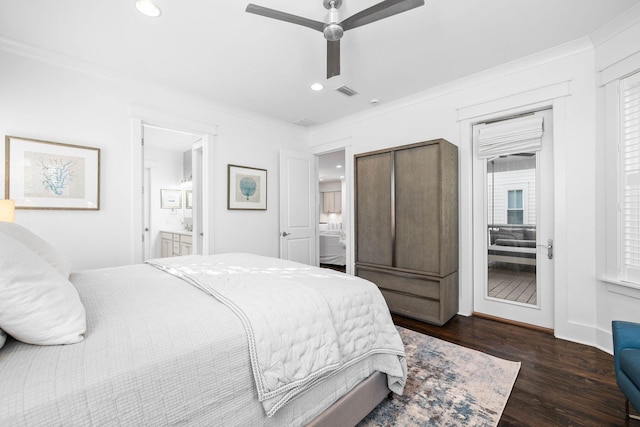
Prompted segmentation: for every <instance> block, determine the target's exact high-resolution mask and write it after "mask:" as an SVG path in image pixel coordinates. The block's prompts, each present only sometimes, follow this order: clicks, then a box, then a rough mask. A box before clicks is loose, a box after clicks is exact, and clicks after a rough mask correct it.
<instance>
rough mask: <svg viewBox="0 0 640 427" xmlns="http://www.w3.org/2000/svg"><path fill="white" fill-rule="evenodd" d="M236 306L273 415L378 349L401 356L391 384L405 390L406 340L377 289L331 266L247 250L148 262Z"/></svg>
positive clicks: (258, 381) (264, 399)
mask: <svg viewBox="0 0 640 427" xmlns="http://www.w3.org/2000/svg"><path fill="white" fill-rule="evenodd" d="M149 263H150V264H152V265H154V266H156V267H158V268H161V269H163V270H165V271H167V272H169V273H171V274H173V275H175V276H178V277H181V278H183V279H185V280H186V281H188V282H189V283H191V284H193V285H195V286H196V287H198V288H199V289H201V290H203V291H205V292H207V293H209V294H211V295H212V296H214V297H215V298H217V299H218V300H220V301H221V302H222V303H224V304H225V305H227V306H228V307H229V308H230V309H231V310H233V312H234V313H236V314H237V315H238V316H239V318H240V320H241V321H242V323H243V326H244V328H245V331H246V333H247V338H248V342H249V352H250V359H251V367H252V370H253V376H254V379H255V383H256V389H257V393H258V398H259V400H260V401H261V402H262V404H263V406H264V408H265V411H266V413H267V415H268V416H272V415H273V414H275V413H276V411H278V409H280V408H281V407H282V406H283V405H284V404H285V403H287V402H288V401H290V400H291V399H293V398H295V397H296V396H297V395H299V394H300V393H302V392H303V391H305V390H307V389H309V388H311V387H313V386H315V385H316V384H317V383H318V382H320V381H322V380H323V379H325V378H326V377H328V376H331V375H332V374H335V373H337V372H340V371H341V370H344V369H346V368H348V367H349V366H351V365H353V364H354V363H356V362H358V361H360V360H363V359H364V358H366V357H368V356H370V355H373V354H392V355H396V356H397V358H396V359H395V360H396V362H397V363H396V364H395V366H392V367H389V369H388V372H386V373H387V375H388V378H389V388H390V389H391V390H392V391H394V392H396V393H399V394H401V393H402V389H403V387H404V382H405V379H406V362H405V359H404V347H403V345H402V341H401V340H400V336H399V335H398V333H397V331H396V329H395V327H394V325H393V323H392V321H391V318H390V315H389V310H388V308H387V306H386V304H385V301H384V299H383V297H382V295H381V294H380V292H379V291H378V288H377V287H376V286H375V285H373V284H372V283H370V282H367V281H365V280H362V279H360V278H357V277H353V276H347V275H344V274H341V273H336V272H332V271H329V270H324V269H318V268H315V267H310V266H305V265H302V264H298V263H294V262H289V261H284V260H278V259H274V258H267V257H261V256H256V255H249V254H223V255H214V256H208V257H202V256H197V255H196V256H188V257H177V258H165V259H157V260H152V261H149Z"/></svg>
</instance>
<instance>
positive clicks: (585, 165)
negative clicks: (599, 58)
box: [311, 39, 598, 344]
mask: <svg viewBox="0 0 640 427" xmlns="http://www.w3.org/2000/svg"><path fill="white" fill-rule="evenodd" d="M593 64H594V53H593V49H592V45H591V43H590V41H589V40H587V39H584V40H578V41H576V42H574V43H570V44H568V45H565V46H559V47H558V48H556V49H552V50H550V51H548V52H543V53H541V54H538V55H535V56H533V57H530V58H525V59H523V60H521V61H517V62H514V63H510V64H505V65H504V66H501V67H498V68H496V69H492V70H489V71H487V72H484V73H481V74H478V75H475V76H472V77H470V78H468V79H464V80H461V81H457V82H453V83H451V84H448V85H446V86H443V87H440V88H436V89H434V90H431V91H427V92H425V93H421V94H416V95H414V96H412V97H409V98H406V99H404V100H401V101H398V102H395V103H392V104H388V105H386V106H385V105H380V106H378V107H376V108H375V109H372V110H370V111H369V112H367V113H363V114H360V115H357V116H353V117H350V118H347V119H344V120H341V121H336V122H334V123H331V124H328V125H325V126H322V127H318V128H314V129H312V133H311V146H312V149H313V147H315V146H320V145H323V144H328V143H331V142H333V141H339V140H349V141H350V143H351V146H352V150H353V153H354V154H356V153H361V152H367V151H371V150H376V149H380V148H384V147H389V146H397V145H402V144H409V143H415V142H419V141H425V140H431V139H435V138H445V139H447V140H449V141H450V142H452V143H454V144H456V145H458V146H459V154H460V157H459V158H460V207H461V208H460V248H461V259H460V278H461V279H460V280H461V283H460V286H461V294H460V312H461V313H462V314H465V315H468V314H470V313H471V312H472V311H473V303H472V289H473V283H472V279H471V277H472V275H471V265H472V256H473V254H472V253H471V252H469V250H468V249H465V248H471V247H472V246H473V245H472V230H471V227H470V225H469V224H471V223H472V221H471V219H472V218H471V208H470V207H471V190H470V189H471V181H470V179H471V178H470V176H471V175H470V166H471V137H470V135H471V132H470V129H468V127H470V123H473V121H474V120H478V121H480V119H481V118H482V116H483V115H485V116H486V115H488V114H489V115H493V116H494V117H498V116H500V114H505V113H504V111H507V110H511V109H518V108H519V109H521V110H526V108H527V107H528V105H529V104H530V105H533V104H534V101H535V104H536V105H539V104H540V102H541V101H544V103H546V104H548V105H553V106H554V108H555V115H554V127H555V131H554V136H555V141H554V144H555V146H554V154H555V165H554V171H555V184H556V194H555V242H556V254H557V256H556V259H555V267H556V268H555V274H554V276H555V290H554V294H555V304H556V305H555V333H556V335H557V336H559V337H564V338H567V339H571V340H574V341H578V342H584V343H589V344H595V343H596V338H595V337H596V324H597V317H596V312H597V301H596V293H597V283H598V281H597V280H596V272H595V267H594V265H595V253H596V242H595V232H594V230H595V226H596V215H595V203H596V200H595V178H594V170H595V164H596V158H595V152H596V150H595V143H596V132H595V121H596V115H595V110H596V108H595V107H596V103H595V101H596V92H595V74H594V69H593ZM565 92H566V93H565ZM565 95H568V96H565ZM545 97H546V98H545ZM474 112H475V113H474ZM348 160H349V162H350V166H351V167H350V168H349V170H353V168H352V164H353V159H348ZM545 238H546V236H545Z"/></svg>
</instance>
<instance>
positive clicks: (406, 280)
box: [356, 267, 440, 300]
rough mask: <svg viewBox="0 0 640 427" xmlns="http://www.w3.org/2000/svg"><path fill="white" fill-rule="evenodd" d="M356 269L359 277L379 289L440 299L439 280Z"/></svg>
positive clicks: (361, 268) (365, 268) (400, 273)
mask: <svg viewBox="0 0 640 427" xmlns="http://www.w3.org/2000/svg"><path fill="white" fill-rule="evenodd" d="M356 268H357V275H358V276H359V277H362V278H363V279H367V280H369V281H371V282H373V283H375V284H376V285H378V287H379V288H381V289H387V290H391V291H396V292H403V293H407V294H412V295H417V296H420V297H423V298H431V299H436V300H437V299H440V279H438V278H430V277H427V276H419V275H414V274H410V273H403V272H395V271H389V272H386V271H382V270H376V269H370V268H367V267H356Z"/></svg>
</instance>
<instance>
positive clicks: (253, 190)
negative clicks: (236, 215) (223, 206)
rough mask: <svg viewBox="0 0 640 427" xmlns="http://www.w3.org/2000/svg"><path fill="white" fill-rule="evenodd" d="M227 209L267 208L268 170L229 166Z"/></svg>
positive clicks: (264, 209)
mask: <svg viewBox="0 0 640 427" xmlns="http://www.w3.org/2000/svg"><path fill="white" fill-rule="evenodd" d="M227 185H228V188H227V209H229V210H262V211H266V210H267V170H266V169H258V168H253V167H249V166H238V165H231V164H230V165H228V166H227Z"/></svg>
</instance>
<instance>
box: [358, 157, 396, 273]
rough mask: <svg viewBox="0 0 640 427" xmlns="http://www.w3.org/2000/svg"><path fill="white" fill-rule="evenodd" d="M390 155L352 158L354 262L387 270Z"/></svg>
mask: <svg viewBox="0 0 640 427" xmlns="http://www.w3.org/2000/svg"><path fill="white" fill-rule="evenodd" d="M392 159H393V158H392V153H390V152H386V153H379V154H372V155H367V156H362V157H356V224H357V226H356V227H357V231H356V235H357V239H358V240H357V242H356V247H357V253H356V262H363V263H371V264H379V265H386V266H391V263H392V251H393V242H392V236H391V168H392Z"/></svg>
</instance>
